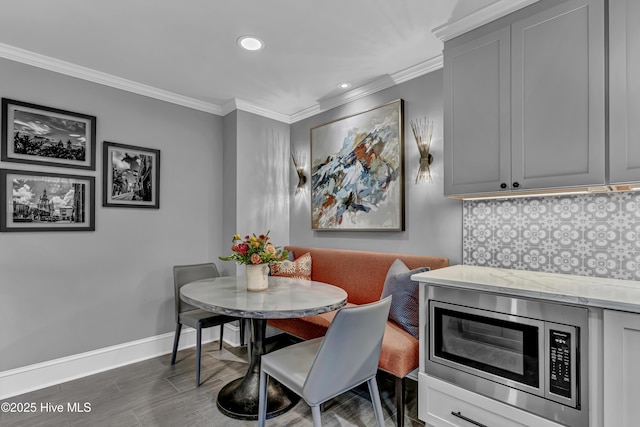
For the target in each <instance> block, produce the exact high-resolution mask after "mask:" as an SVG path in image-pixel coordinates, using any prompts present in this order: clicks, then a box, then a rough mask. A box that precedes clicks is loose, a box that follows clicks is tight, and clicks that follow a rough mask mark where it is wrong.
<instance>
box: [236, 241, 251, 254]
mask: <svg viewBox="0 0 640 427" xmlns="http://www.w3.org/2000/svg"><path fill="white" fill-rule="evenodd" d="M248 250H249V247H248V246H247V245H246V244H244V243H240V244H239V245H238V250H237V252H238V253H239V254H242V255H245V254H246V253H247V251H248Z"/></svg>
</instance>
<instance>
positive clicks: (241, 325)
mask: <svg viewBox="0 0 640 427" xmlns="http://www.w3.org/2000/svg"><path fill="white" fill-rule="evenodd" d="M245 326H246V325H245V320H244V319H240V346H242V347H244V332H245V331H244V329H245Z"/></svg>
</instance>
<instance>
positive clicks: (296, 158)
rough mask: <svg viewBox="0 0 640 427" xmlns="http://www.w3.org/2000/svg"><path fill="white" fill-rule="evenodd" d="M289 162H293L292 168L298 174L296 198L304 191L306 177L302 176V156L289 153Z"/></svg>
mask: <svg viewBox="0 0 640 427" xmlns="http://www.w3.org/2000/svg"><path fill="white" fill-rule="evenodd" d="M291 160H293V167H295V168H296V173H297V174H298V186H297V187H296V193H295V194H296V196H297V195H298V194H300V193H301V192H302V191H304V187H305V185H306V183H307V176H306V175H305V174H304V156H303V155H302V153H291Z"/></svg>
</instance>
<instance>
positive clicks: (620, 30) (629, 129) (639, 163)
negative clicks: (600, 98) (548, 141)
mask: <svg viewBox="0 0 640 427" xmlns="http://www.w3.org/2000/svg"><path fill="white" fill-rule="evenodd" d="M638 22H640V2H638V1H637V0H609V149H610V152H609V181H610V182H611V183H612V184H622V183H629V182H638V181H640V120H638V118H639V117H640V96H639V94H640V28H639V27H638Z"/></svg>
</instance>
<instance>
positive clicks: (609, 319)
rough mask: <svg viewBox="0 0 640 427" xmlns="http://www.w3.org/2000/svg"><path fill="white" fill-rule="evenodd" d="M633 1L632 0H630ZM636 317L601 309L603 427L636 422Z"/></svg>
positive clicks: (639, 390) (639, 383)
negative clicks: (602, 333)
mask: <svg viewBox="0 0 640 427" xmlns="http://www.w3.org/2000/svg"><path fill="white" fill-rule="evenodd" d="M633 1H635V0H633ZM638 354H640V315H638V314H635V313H625V312H622V311H614V310H604V425H605V426H616V427H632V426H637V425H638V420H639V419H640V406H639V405H638V402H639V401H640V364H638Z"/></svg>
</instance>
